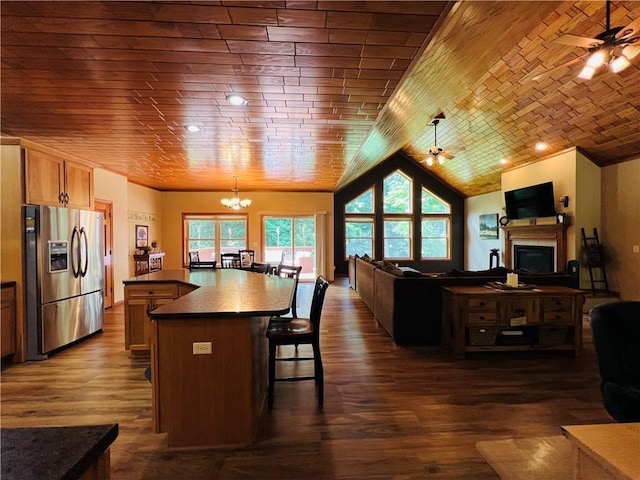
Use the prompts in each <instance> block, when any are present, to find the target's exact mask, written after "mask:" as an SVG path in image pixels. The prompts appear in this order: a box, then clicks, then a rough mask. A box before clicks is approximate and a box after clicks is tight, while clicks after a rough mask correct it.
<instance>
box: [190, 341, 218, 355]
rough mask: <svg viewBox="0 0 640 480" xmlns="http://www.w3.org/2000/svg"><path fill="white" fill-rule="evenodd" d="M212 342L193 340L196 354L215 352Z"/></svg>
mask: <svg viewBox="0 0 640 480" xmlns="http://www.w3.org/2000/svg"><path fill="white" fill-rule="evenodd" d="M211 343H212V342H193V354H194V355H211V354H212V353H213V346H212V344H211Z"/></svg>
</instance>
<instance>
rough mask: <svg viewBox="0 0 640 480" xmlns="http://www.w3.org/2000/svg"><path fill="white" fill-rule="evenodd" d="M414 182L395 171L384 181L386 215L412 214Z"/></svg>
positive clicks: (383, 194) (383, 201)
mask: <svg viewBox="0 0 640 480" xmlns="http://www.w3.org/2000/svg"><path fill="white" fill-rule="evenodd" d="M412 183H413V182H412V181H411V179H410V178H409V177H407V176H406V175H404V174H403V173H401V172H400V171H397V170H396V171H395V172H394V173H392V174H391V175H389V176H388V177H387V178H385V179H384V181H383V186H382V190H383V192H382V210H383V212H384V213H412V212H413V201H412V195H411V191H412V187H411V185H412Z"/></svg>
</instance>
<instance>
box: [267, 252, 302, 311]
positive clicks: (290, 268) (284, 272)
mask: <svg viewBox="0 0 640 480" xmlns="http://www.w3.org/2000/svg"><path fill="white" fill-rule="evenodd" d="M301 271H302V266H294V265H283V264H282V263H279V264H278V266H277V267H276V270H275V272H274V275H277V276H278V277H283V278H293V279H294V281H295V285H294V287H293V300H292V301H291V316H292V317H293V318H296V317H297V316H298V309H297V297H298V283H299V281H300V272H301ZM276 318H282V317H276Z"/></svg>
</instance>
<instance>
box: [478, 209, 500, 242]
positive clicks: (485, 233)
mask: <svg viewBox="0 0 640 480" xmlns="http://www.w3.org/2000/svg"><path fill="white" fill-rule="evenodd" d="M497 238H498V214H497V213H488V214H485V215H480V240H496V239H497Z"/></svg>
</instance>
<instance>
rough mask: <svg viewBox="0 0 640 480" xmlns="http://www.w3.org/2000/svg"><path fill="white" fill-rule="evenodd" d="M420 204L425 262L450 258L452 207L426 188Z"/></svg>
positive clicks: (422, 247)
mask: <svg viewBox="0 0 640 480" xmlns="http://www.w3.org/2000/svg"><path fill="white" fill-rule="evenodd" d="M420 203H421V230H422V244H421V250H420V256H421V258H422V259H423V260H432V259H448V258H450V257H451V248H450V243H451V242H450V237H451V206H450V205H449V204H448V203H447V202H445V201H444V200H442V199H440V198H438V197H437V196H436V195H434V194H433V193H431V192H430V191H429V190H427V189H426V188H422V191H421V202H420Z"/></svg>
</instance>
